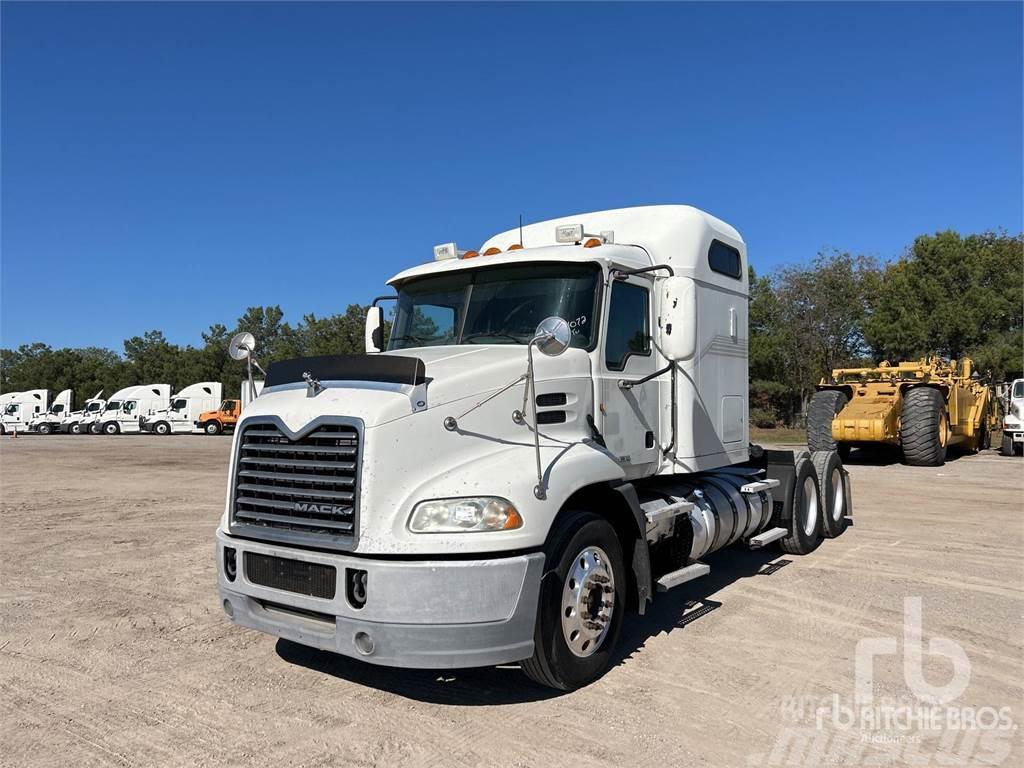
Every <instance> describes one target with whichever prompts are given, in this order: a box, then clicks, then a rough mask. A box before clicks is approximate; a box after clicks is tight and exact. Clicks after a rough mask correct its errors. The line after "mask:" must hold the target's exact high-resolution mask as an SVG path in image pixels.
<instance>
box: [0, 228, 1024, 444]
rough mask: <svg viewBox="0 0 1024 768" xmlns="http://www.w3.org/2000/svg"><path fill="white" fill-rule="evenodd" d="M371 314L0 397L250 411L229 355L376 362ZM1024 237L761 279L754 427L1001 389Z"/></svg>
mask: <svg viewBox="0 0 1024 768" xmlns="http://www.w3.org/2000/svg"><path fill="white" fill-rule="evenodd" d="M365 314H366V307H364V306H360V305H358V304H351V305H349V306H348V308H347V309H346V311H345V312H344V314H335V315H329V316H326V317H317V316H316V315H313V314H309V315H305V316H304V317H303V318H302V320H301V321H300V322H298V323H297V324H295V325H291V324H290V323H289V322H287V321H285V319H284V313H283V311H282V310H281V308H280V307H279V306H267V307H250V308H249V309H247V310H246V312H245V313H244V314H243V315H242V316H241V317H240V318H238V320H237V322H236V323H235V324H234V327H232V328H231V329H229V328H228V327H227V326H225V325H222V324H219V323H218V324H214V325H211V326H210V327H209V329H207V331H206V332H204V333H203V334H202V341H203V343H202V344H201V345H199V346H192V345H186V346H180V345H177V344H171V343H170V342H168V341H167V339H166V338H165V337H164V334H163V333H162V332H161V331H159V330H152V331H147V332H146V333H144V334H143V335H142V336H133V337H132V338H130V339H126V340H125V342H124V350H123V352H122V353H121V354H118V353H117V352H114V351H113V350H110V349H103V348H97V347H86V348H61V349H52V348H51V347H49V346H48V345H46V344H43V343H34V344H26V345H22V346H21V347H18V349H16V350H11V349H0V391H3V392H10V391H19V390H26V389H36V388H48V389H50V390H52V391H54V392H56V391H59V390H62V389H67V388H71V389H73V390H74V392H75V402H76V403H78V404H81V403H82V402H84V400H85V399H87V398H89V397H92V396H93V395H94V394H96V392H98V391H99V390H101V389H102V390H104V391H105V392H106V394H107V395H108V396H109V395H110V394H111V393H112V392H114V391H116V390H117V389H120V388H122V387H126V386H130V385H133V384H149V383H167V384H170V385H171V387H172V390H178V389H181V388H183V387H185V386H187V385H189V384H192V383H195V382H197V381H220V382H222V383H223V385H224V392H225V396H226V397H237V396H238V394H239V387H240V382H241V379H242V377H243V376H244V373H245V367H244V364H242V363H239V362H237V361H235V360H232V359H231V358H230V357H228V354H227V345H228V341H229V340H230V338H231V336H232V335H233V334H235V333H237V332H239V331H249V332H251V333H252V334H253V335H254V336H255V337H256V339H257V344H258V347H259V348H258V353H257V357H258V359H259V361H260V362H261V363H262V364H263V365H264V367H266V365H268V364H269V363H271V362H274V361H275V360H283V359H287V358H291V357H299V356H303V355H327V354H338V353H356V352H362V351H363V323H364V318H365ZM1022 314H1024V237H1022V235H1019V234H1018V235H1015V236H1011V235H1008V234H1006V233H1005V232H985V233H982V234H976V235H968V236H961V235H959V234H958V233H956V232H953V231H947V232H940V233H937V234H935V235H923V236H921V237H918V238H917V239H916V240H914V243H913V244H912V245H911V246H910V247H909V248H907V250H906V252H905V253H904V254H903V255H902V256H901V257H900V258H898V259H896V260H895V261H891V262H885V263H882V262H879V261H878V260H877V259H874V258H872V257H869V256H863V255H855V254H850V253H847V252H842V251H833V252H828V253H819V254H818V255H817V256H816V257H814V258H813V259H812V260H811V261H810V262H808V263H805V264H799V265H796V266H787V267H782V268H780V269H777V270H775V271H774V272H771V273H769V274H766V275H757V274H756V273H755V272H754V270H753V269H751V271H750V342H749V343H750V378H751V391H750V395H751V420H752V421H753V422H754V423H755V424H757V425H758V426H772V425H776V424H796V423H799V421H800V418H801V414H802V413H803V412H804V410H805V408H806V405H807V402H808V401H809V399H810V396H811V395H812V394H813V392H814V385H815V384H816V383H817V382H818V381H819V380H820V379H821V377H822V376H825V375H827V374H828V372H829V371H830V370H831V369H832V368H836V367H843V366H861V365H873V364H875V363H877V362H879V361H880V360H883V359H887V360H890V361H892V362H896V361H899V360H916V359H919V358H921V357H923V356H925V355H931V354H937V355H940V356H943V357H950V358H960V357H962V356H964V355H967V356H970V357H972V358H973V359H974V360H975V363H976V366H977V368H978V369H979V370H980V371H982V372H983V373H985V374H987V375H991V377H992V378H993V380H995V381H1003V380H1006V379H1008V378H1011V377H1015V376H1020V375H1021V371H1022V368H1024V362H1022V359H1024V317H1022Z"/></svg>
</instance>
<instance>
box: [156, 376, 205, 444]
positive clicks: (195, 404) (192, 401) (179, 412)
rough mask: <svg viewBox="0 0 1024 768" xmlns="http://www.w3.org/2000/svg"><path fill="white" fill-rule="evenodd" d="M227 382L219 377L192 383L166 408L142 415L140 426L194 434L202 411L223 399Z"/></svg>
mask: <svg viewBox="0 0 1024 768" xmlns="http://www.w3.org/2000/svg"><path fill="white" fill-rule="evenodd" d="M223 394H224V385H223V384H221V383H220V382H219V381H200V382H199V383H198V384H191V385H189V386H187V387H185V388H184V389H183V390H181V391H180V392H178V393H177V394H176V395H173V396H172V397H171V401H170V404H169V405H168V406H167V407H166V408H159V409H157V410H155V411H153V413H151V414H150V415H148V416H141V417H140V418H139V429H141V430H142V431H143V432H151V433H153V434H155V435H170V434H181V433H188V434H191V433H192V432H195V431H197V430H196V422H197V421H198V419H199V416H200V414H202V413H203V412H204V411H208V410H210V409H211V408H215V407H216V405H217V403H219V402H221V396H222V395H223Z"/></svg>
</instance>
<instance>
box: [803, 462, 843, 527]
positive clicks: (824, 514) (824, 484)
mask: <svg viewBox="0 0 1024 768" xmlns="http://www.w3.org/2000/svg"><path fill="white" fill-rule="evenodd" d="M811 463H812V464H813V465H814V471H815V473H816V474H817V476H818V510H819V512H820V514H821V530H822V533H824V534H825V538H827V539H834V538H836V537H837V536H840V535H841V534H842V533H843V531H845V530H846V483H847V480H848V478H847V476H846V474H845V473H844V472H843V462H842V461H840V460H839V454H838V453H836V452H835V451H818V452H816V453H814V454H812V456H811Z"/></svg>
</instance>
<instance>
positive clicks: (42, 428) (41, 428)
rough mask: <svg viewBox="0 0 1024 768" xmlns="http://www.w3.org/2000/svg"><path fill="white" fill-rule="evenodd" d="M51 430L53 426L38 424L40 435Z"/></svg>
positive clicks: (46, 433)
mask: <svg viewBox="0 0 1024 768" xmlns="http://www.w3.org/2000/svg"><path fill="white" fill-rule="evenodd" d="M51 432H53V427H51V426H50V425H49V424H40V425H39V434H40V435H48V434H50V433H51Z"/></svg>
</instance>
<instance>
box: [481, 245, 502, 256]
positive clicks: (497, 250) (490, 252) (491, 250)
mask: <svg viewBox="0 0 1024 768" xmlns="http://www.w3.org/2000/svg"><path fill="white" fill-rule="evenodd" d="M498 253H501V248H495V247H494V246H493V245H492V246H491V247H490V248H488V249H487V250H486V251H484V253H483V255H484V256H494V255H495V254H498Z"/></svg>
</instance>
